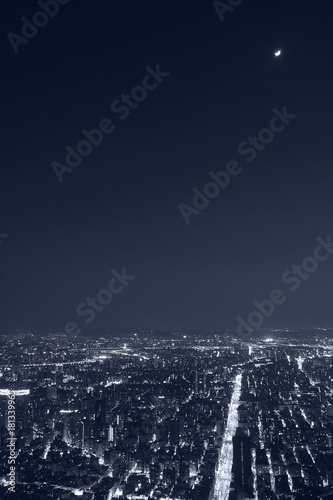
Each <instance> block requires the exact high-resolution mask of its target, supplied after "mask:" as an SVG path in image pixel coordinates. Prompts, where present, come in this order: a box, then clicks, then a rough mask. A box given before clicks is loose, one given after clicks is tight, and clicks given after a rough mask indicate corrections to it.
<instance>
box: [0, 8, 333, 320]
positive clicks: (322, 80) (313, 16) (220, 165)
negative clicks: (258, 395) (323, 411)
mask: <svg viewBox="0 0 333 500" xmlns="http://www.w3.org/2000/svg"><path fill="white" fill-rule="evenodd" d="M40 10H41V9H40V7H39V6H38V4H37V2H35V1H29V2H28V1H19V0H17V1H16V2H12V1H11V0H3V1H2V15H1V38H2V47H1V58H2V77H1V88H2V91H1V100H2V113H1V118H2V119H1V130H0V134H1V139H2V140H1V144H2V147H1V152H0V158H1V167H2V168H1V171H2V182H1V214H2V217H1V225H0V232H1V233H8V235H9V236H8V237H7V238H6V239H2V240H0V241H2V242H1V245H0V263H1V276H2V278H1V295H0V299H1V318H2V325H3V327H5V328H16V327H18V328H63V326H64V325H65V323H67V322H68V321H77V323H78V324H80V325H81V326H84V325H85V323H84V320H83V318H78V316H77V314H76V312H75V310H76V307H77V305H78V304H79V303H81V302H82V301H85V299H86V298H87V297H88V296H91V297H94V296H96V294H97V292H98V291H99V290H101V289H103V288H105V286H106V285H107V283H108V282H109V280H110V279H111V277H112V275H111V270H112V269H116V270H118V271H120V270H121V269H122V268H123V267H124V266H125V268H126V271H127V272H128V273H129V274H131V275H135V277H136V278H135V280H132V281H131V282H130V283H129V285H128V287H126V288H125V289H124V290H123V291H122V292H121V293H119V294H118V295H116V296H114V297H113V300H112V302H111V304H109V305H107V306H106V307H105V309H104V310H103V311H102V312H100V313H98V314H96V318H95V319H94V322H92V323H91V325H89V326H90V327H91V328H97V327H104V326H105V327H122V326H124V327H126V326H131V325H142V326H151V327H157V328H172V327H175V328H178V327H182V328H205V327H207V328H223V327H234V326H236V320H235V318H236V316H239V315H240V316H242V317H244V318H245V317H246V316H247V315H248V314H249V313H250V312H251V311H252V310H253V309H254V306H253V305H252V302H253V301H254V300H259V301H261V300H263V299H265V298H267V297H268V296H269V294H270V292H271V291H272V290H273V289H274V288H279V287H280V288H282V286H281V276H282V274H283V272H284V271H286V270H288V269H289V268H291V267H292V265H293V264H299V263H301V262H302V260H303V259H304V258H306V257H308V256H311V255H312V254H313V250H314V248H315V247H316V244H317V243H316V237H318V236H321V237H323V238H326V236H327V235H329V234H331V233H333V218H332V181H333V150H332V145H331V143H332V141H331V136H332V116H333V101H332V76H333V75H332V50H333V42H332V37H331V19H332V13H333V6H332V5H331V3H330V2H327V1H324V0H318V1H317V2H312V1H311V2H310V1H307V0H306V1H298V0H296V1H293V2H291V1H290V0H288V1H287V0H281V1H279V2H267V1H264V0H258V1H253V0H252V1H251V0H244V1H243V3H241V4H240V5H239V6H238V7H236V8H235V9H234V11H233V12H230V13H226V14H225V19H224V21H223V22H221V21H220V19H219V17H218V15H217V13H216V11H215V10H214V8H213V4H212V2H210V1H204V0H202V1H200V0H197V1H193V0H192V1H190V0H183V1H179V2H166V1H161V0H154V1H140V2H137V1H129V0H121V1H120V0H119V1H118V0H112V1H108V0H99V1H98V2H90V1H88V0H71V1H70V2H69V3H68V4H66V5H61V6H59V12H58V13H57V14H56V15H55V16H54V17H53V18H52V19H49V21H48V23H47V25H46V26H44V27H41V28H39V30H38V33H37V34H36V35H35V36H34V37H33V38H31V39H30V40H29V41H28V43H22V44H20V45H19V47H18V53H17V54H15V51H14V49H13V47H12V46H11V43H10V41H9V40H8V38H7V34H8V33H9V32H13V33H15V34H17V35H20V36H21V30H22V25H23V22H22V21H21V18H22V16H26V17H27V18H28V19H29V20H31V19H32V18H33V16H34V14H35V13H36V12H37V11H40ZM278 48H281V49H282V51H283V53H282V55H281V56H280V57H279V58H276V57H274V51H275V50H277V49H278ZM157 64H160V69H161V71H163V72H168V73H170V74H169V76H167V77H165V79H164V81H163V82H162V83H160V84H159V85H158V87H157V88H156V89H155V90H151V91H148V94H147V97H146V98H145V99H144V100H143V101H142V102H140V103H139V104H138V106H137V108H136V109H132V110H131V111H130V114H129V116H128V117H127V118H126V119H125V120H121V119H120V115H119V114H118V115H117V114H115V113H113V112H112V111H111V109H110V105H111V103H112V102H113V101H114V100H116V99H120V96H121V95H122V94H123V93H124V94H128V93H130V92H131V90H132V89H133V88H134V87H135V86H138V85H141V84H142V80H143V78H144V76H145V75H146V74H147V70H146V69H145V68H146V67H147V66H150V67H151V68H156V65H157ZM150 83H152V80H150ZM284 106H287V108H288V112H290V113H293V114H296V115H297V118H295V119H294V120H292V121H291V123H290V124H289V125H288V126H287V127H286V128H285V130H284V131H282V132H281V133H277V134H276V135H275V137H274V140H273V141H272V142H271V143H270V144H267V146H266V147H265V149H264V150H263V151H260V152H258V154H257V157H256V159H255V160H254V161H253V162H251V163H249V162H247V161H246V156H241V155H240V154H239V153H238V152H237V148H238V146H239V144H240V143H241V142H242V141H246V140H247V137H248V136H249V135H256V134H257V133H258V131H259V130H260V129H262V128H263V127H267V126H268V125H269V122H270V120H271V118H272V116H273V112H272V109H273V108H277V109H279V110H282V108H283V107H284ZM103 118H110V119H112V120H113V123H114V125H115V130H114V131H113V132H112V133H111V134H109V135H104V139H103V142H102V143H101V144H100V145H99V146H96V147H94V148H93V151H92V152H91V154H90V155H89V156H87V157H86V158H83V160H82V162H81V164H80V165H79V166H78V167H76V168H75V169H74V171H73V172H72V173H67V174H66V173H65V174H64V176H63V182H62V183H60V182H59V181H58V179H57V177H56V175H55V172H54V170H53V168H52V166H51V163H52V162H53V161H58V162H61V163H64V161H65V147H66V146H67V145H70V146H71V147H73V148H75V147H76V145H77V143H78V142H79V141H80V140H82V139H84V137H83V135H82V133H81V130H82V129H87V130H91V129H93V128H96V127H97V126H98V124H99V122H100V121H101V120H102V119H103ZM232 159H235V160H238V161H239V164H240V165H241V167H242V172H241V174H239V175H238V176H235V177H233V178H232V179H231V181H230V184H229V185H228V186H227V187H226V188H225V189H224V190H221V192H220V194H219V195H218V196H217V197H216V198H215V199H212V200H211V201H210V203H209V205H208V206H207V208H205V209H204V210H202V212H201V213H200V214H199V215H193V216H192V217H191V218H190V223H189V224H186V223H185V221H184V219H183V217H182V215H181V213H180V211H179V208H178V205H179V204H180V203H185V204H188V205H191V203H192V198H193V192H192V189H193V188H195V187H196V188H198V189H199V190H202V189H203V187H204V186H205V184H206V183H207V182H208V181H209V180H210V178H209V172H210V171H212V170H213V171H215V172H218V171H219V170H221V169H222V170H223V169H225V166H226V164H227V162H228V161H229V160H232ZM332 278H333V256H332V257H331V259H328V260H327V261H325V262H321V263H320V265H319V267H318V270H317V271H316V272H315V273H313V274H312V275H311V276H310V277H309V279H307V280H304V281H303V282H302V285H301V286H300V288H299V289H298V290H297V291H295V292H294V293H288V298H287V300H286V302H285V303H284V304H283V305H281V306H279V307H278V308H277V309H276V311H275V313H274V314H273V315H272V316H271V317H270V318H269V319H267V320H266V322H265V325H264V326H267V327H270V326H272V327H275V326H291V327H296V326H304V327H307V326H313V325H317V324H320V325H329V326H333V313H332V307H331V303H332V286H331V283H332ZM87 326H88V325H87Z"/></svg>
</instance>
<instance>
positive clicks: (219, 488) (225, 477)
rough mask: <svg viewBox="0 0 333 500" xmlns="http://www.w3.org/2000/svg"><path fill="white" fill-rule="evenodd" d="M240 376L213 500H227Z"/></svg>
mask: <svg viewBox="0 0 333 500" xmlns="http://www.w3.org/2000/svg"><path fill="white" fill-rule="evenodd" d="M241 385H242V374H241V373H240V374H238V375H236V377H235V385H234V391H233V394H232V397H231V401H230V405H229V413H228V421H227V426H226V429H225V433H224V436H223V443H222V449H221V456H220V460H219V463H218V469H217V472H216V478H215V488H214V496H213V499H214V500H228V498H229V489H230V482H231V470H232V460H233V448H232V438H233V436H234V435H235V432H236V429H237V426H238V405H239V399H240V395H241Z"/></svg>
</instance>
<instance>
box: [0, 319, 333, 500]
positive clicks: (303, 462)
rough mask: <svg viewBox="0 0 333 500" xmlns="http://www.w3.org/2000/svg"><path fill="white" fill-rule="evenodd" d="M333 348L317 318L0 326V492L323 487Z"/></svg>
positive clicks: (244, 494)
mask: <svg viewBox="0 0 333 500" xmlns="http://www.w3.org/2000/svg"><path fill="white" fill-rule="evenodd" d="M332 357H333V341H332V338H331V332H330V331H326V330H323V329H322V330H320V329H318V330H314V331H313V332H309V334H308V335H307V334H306V333H304V332H296V331H289V332H288V331H286V330H279V331H271V332H266V333H265V334H263V333H261V334H260V335H259V334H258V335H257V336H254V337H251V338H248V339H243V340H242V339H240V338H238V337H237V336H235V335H232V333H231V332H221V331H220V332H214V331H201V332H199V331H198V332H193V331H187V332H182V331H169V332H161V331H155V330H144V329H140V328H137V329H135V328H133V329H129V330H122V331H119V332H115V331H112V332H111V331H107V330H105V331H103V332H102V333H101V332H98V334H95V335H94V336H92V335H90V336H85V337H84V336H79V337H68V336H67V335H64V334H61V333H55V332H53V333H39V334H37V333H35V332H16V333H14V334H13V333H10V334H9V333H6V334H3V335H2V347H1V373H0V415H1V422H0V443H1V455H0V460H1V471H2V472H1V485H0V498H1V499H2V498H7V497H11V498H19V499H21V500H23V499H34V500H39V499H44V500H48V499H50V500H54V499H68V500H69V499H73V500H74V499H75V498H78V497H79V498H82V499H83V500H110V499H113V498H117V499H122V500H125V499H128V500H135V499H150V498H151V499H161V500H162V499H179V500H181V499H189V500H190V499H193V500H194V499H195V500H208V499H209V500H217V499H225V500H239V499H246V498H248V499H257V500H259V499H278V500H287V499H295V500H297V499H301V498H302V499H307V498H308V499H313V498H318V499H322V498H333V369H332ZM10 394H11V395H12V396H11V397H12V399H14V398H15V414H16V416H15V426H14V428H15V432H13V431H12V429H13V425H12V424H11V421H12V420H11V418H10V416H9V415H10V414H11V413H12V412H11V411H10V410H8V408H10V406H9V404H10V403H9V401H10V399H9V398H10ZM13 435H15V441H11V439H12V438H13ZM8 443H9V444H8ZM12 443H15V446H14V448H13V449H14V451H15V453H13V454H11V456H13V457H14V458H13V462H12V463H14V462H15V490H12V491H9V487H10V476H9V473H10V465H9V456H10V451H9V450H10V447H9V446H10V444H12Z"/></svg>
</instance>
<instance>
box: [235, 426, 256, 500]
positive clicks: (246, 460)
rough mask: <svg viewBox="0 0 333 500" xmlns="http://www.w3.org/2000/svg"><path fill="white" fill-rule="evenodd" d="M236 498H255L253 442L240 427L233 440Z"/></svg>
mask: <svg viewBox="0 0 333 500" xmlns="http://www.w3.org/2000/svg"><path fill="white" fill-rule="evenodd" d="M232 444H233V465H232V473H233V490H234V498H254V495H253V479H252V470H251V462H252V457H251V440H250V437H249V436H247V435H246V434H245V433H244V431H243V430H242V429H241V428H240V427H239V428H238V429H237V431H236V434H235V436H234V437H233V438H232Z"/></svg>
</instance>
